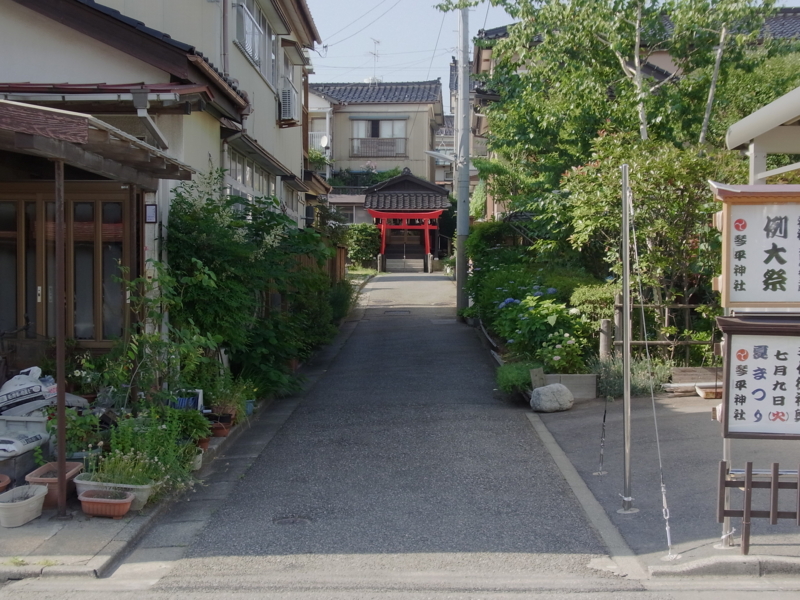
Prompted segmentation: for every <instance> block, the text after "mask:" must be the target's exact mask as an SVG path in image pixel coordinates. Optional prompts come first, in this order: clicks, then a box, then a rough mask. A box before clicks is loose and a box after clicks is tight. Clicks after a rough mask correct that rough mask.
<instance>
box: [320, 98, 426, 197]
mask: <svg viewBox="0 0 800 600" xmlns="http://www.w3.org/2000/svg"><path fill="white" fill-rule="evenodd" d="M360 115H363V116H367V117H371V118H375V117H380V116H382V115H385V116H386V117H387V119H390V118H391V117H392V116H399V115H403V116H408V119H406V137H407V138H408V141H407V146H406V149H407V156H406V157H393V158H367V157H351V156H350V143H351V142H350V140H351V138H352V137H353V129H352V127H353V126H352V121H353V119H351V118H350V117H351V116H360ZM432 119H433V110H432V108H431V107H430V105H427V104H351V105H347V106H336V107H335V108H334V118H333V132H334V136H333V137H334V140H333V158H334V161H335V167H336V169H345V168H347V169H351V170H353V171H363V170H364V169H365V165H366V163H367V162H370V163H372V164H374V165H376V167H377V170H378V171H388V170H390V169H393V168H395V167H400V168H401V169H402V168H405V167H408V168H409V169H411V172H412V173H413V174H414V175H416V176H417V177H422V178H423V179H427V180H429V181H433V179H434V175H435V173H434V168H433V159H431V158H430V157H429V156H428V155H427V154H425V151H426V150H431V149H432V143H431V142H432V131H431V120H432Z"/></svg>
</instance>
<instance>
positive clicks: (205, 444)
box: [197, 437, 211, 450]
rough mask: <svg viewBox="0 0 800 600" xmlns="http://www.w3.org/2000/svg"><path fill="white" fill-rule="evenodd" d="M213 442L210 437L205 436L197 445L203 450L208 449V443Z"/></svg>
mask: <svg viewBox="0 0 800 600" xmlns="http://www.w3.org/2000/svg"><path fill="white" fill-rule="evenodd" d="M209 443H211V438H210V437H204V438H200V439H199V440H197V447H198V448H200V449H202V450H208V444H209Z"/></svg>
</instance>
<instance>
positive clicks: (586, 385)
mask: <svg viewBox="0 0 800 600" xmlns="http://www.w3.org/2000/svg"><path fill="white" fill-rule="evenodd" d="M585 347H586V340H584V339H583V338H581V337H579V336H577V335H575V334H570V333H567V332H565V331H564V330H563V329H559V330H558V331H557V332H554V333H551V334H550V335H548V337H547V340H546V341H545V342H544V343H543V344H542V346H541V348H540V349H539V352H538V353H537V354H536V357H537V358H538V359H539V360H540V361H541V362H542V364H543V365H544V369H545V372H546V373H547V375H545V383H546V384H548V385H549V384H551V383H560V384H562V385H564V386H566V387H567V389H569V391H570V392H572V396H573V397H574V398H575V399H576V400H593V399H594V398H597V375H595V374H594V373H586V371H587V367H586V362H585V361H584V350H585Z"/></svg>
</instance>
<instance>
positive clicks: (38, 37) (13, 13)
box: [0, 0, 169, 84]
mask: <svg viewBox="0 0 800 600" xmlns="http://www.w3.org/2000/svg"><path fill="white" fill-rule="evenodd" d="M0 15H1V16H0V43H2V53H3V69H2V81H4V82H31V83H63V82H68V83H110V84H113V83H131V82H135V81H152V82H160V83H169V75H168V74H167V73H164V72H163V71H161V70H159V69H156V68H155V67H151V66H150V65H147V64H145V63H143V62H141V61H140V60H138V59H135V58H133V57H132V56H130V55H128V54H125V53H124V52H120V51H119V50H115V49H114V48H111V47H109V46H107V45H106V44H103V43H101V42H98V41H96V40H93V39H92V38H90V37H87V36H85V35H83V34H82V33H79V32H77V31H75V30H74V29H72V28H70V27H67V26H66V25H62V24H61V23H58V22H56V21H54V20H53V19H50V18H48V17H46V16H44V15H42V14H39V13H37V12H34V11H32V10H30V9H28V8H25V7H23V6H20V5H19V4H17V3H16V2H12V1H11V0H0ZM31 32H36V34H35V43H33V44H32V43H31V41H32V39H33V38H32V36H31ZM65 48H69V52H65V51H64V50H65Z"/></svg>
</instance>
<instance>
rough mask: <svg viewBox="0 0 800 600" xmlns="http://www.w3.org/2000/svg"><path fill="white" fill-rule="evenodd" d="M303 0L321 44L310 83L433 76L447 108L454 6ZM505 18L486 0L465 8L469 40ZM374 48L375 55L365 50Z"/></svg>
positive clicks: (423, 0)
mask: <svg viewBox="0 0 800 600" xmlns="http://www.w3.org/2000/svg"><path fill="white" fill-rule="evenodd" d="M306 1H307V2H308V6H309V8H310V9H311V15H312V16H313V18H314V22H315V23H316V25H317V29H318V30H319V33H320V36H321V37H322V44H321V45H317V51H316V52H312V53H311V61H312V64H313V65H314V73H315V74H314V75H311V77H310V81H311V83H328V82H361V81H364V80H365V79H367V78H369V77H372V76H373V74H374V75H375V76H376V77H378V78H380V79H382V80H383V81H387V82H388V81H427V80H432V79H436V78H437V77H439V78H441V81H442V87H443V89H442V93H443V99H444V109H445V112H449V106H448V105H449V92H448V91H447V90H448V86H449V79H450V66H449V65H450V61H451V57H453V56H455V55H456V50H457V46H458V14H457V12H451V13H442V12H440V11H438V10H436V9H435V8H434V4H435V3H436V0H372V1H370V2H365V1H364V0H350V1H349V2H345V1H344V0H306ZM511 21H512V20H511V18H510V17H509V16H508V15H507V14H506V13H505V11H503V10H502V9H500V8H496V7H490V6H489V5H488V3H486V5H485V6H484V5H480V6H478V7H476V8H474V9H471V10H470V12H469V31H470V40H472V38H474V37H475V36H476V35H477V33H478V30H480V29H483V28H486V29H491V28H492V27H498V26H500V25H507V24H509V23H510V22H511ZM374 40H377V41H378V42H379V43H377V44H376V43H375V41H374ZM326 45H327V48H326V47H325V46H326ZM376 48H377V54H378V59H377V61H375V58H374V56H373V54H371V53H374V52H375V49H376ZM470 56H471V54H470Z"/></svg>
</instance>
